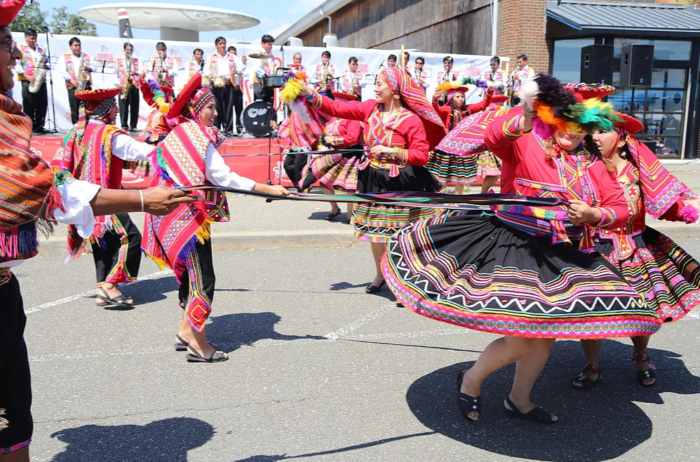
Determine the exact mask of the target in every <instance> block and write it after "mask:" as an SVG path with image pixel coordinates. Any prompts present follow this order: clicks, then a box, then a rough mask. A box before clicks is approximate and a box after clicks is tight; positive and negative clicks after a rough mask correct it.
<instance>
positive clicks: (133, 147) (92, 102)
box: [51, 88, 153, 309]
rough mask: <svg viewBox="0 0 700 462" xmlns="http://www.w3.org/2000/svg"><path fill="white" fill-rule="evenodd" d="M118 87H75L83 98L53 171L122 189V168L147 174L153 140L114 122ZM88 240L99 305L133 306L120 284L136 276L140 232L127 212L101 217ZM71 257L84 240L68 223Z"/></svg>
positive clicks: (80, 250)
mask: <svg viewBox="0 0 700 462" xmlns="http://www.w3.org/2000/svg"><path fill="white" fill-rule="evenodd" d="M120 93H121V88H111V89H104V90H103V89H98V90H88V91H82V92H76V95H75V96H76V98H78V99H79V100H80V101H81V106H80V111H79V118H78V124H77V125H76V126H75V127H74V128H72V129H71V131H70V132H69V133H68V135H67V136H66V139H65V141H64V143H63V149H62V150H61V151H59V152H58V153H57V154H56V156H55V157H54V159H53V160H52V161H51V165H52V167H53V168H54V170H55V171H57V172H70V174H71V175H72V176H73V177H74V178H77V179H80V180H84V181H88V182H90V183H92V184H95V185H98V186H100V187H102V188H109V189H120V188H121V183H122V171H123V169H128V170H132V171H133V172H134V173H135V174H137V175H139V176H148V171H149V164H148V161H149V154H150V153H151V151H152V150H153V146H151V145H149V144H146V143H141V142H138V141H136V140H135V139H133V138H131V137H130V136H129V135H128V134H127V133H126V132H125V131H124V130H120V129H119V128H117V127H116V126H115V125H114V123H115V122H116V120H117V113H118V112H119V111H118V109H117V104H116V100H115V97H116V96H117V95H119V94H120ZM91 234H92V236H91V237H90V239H89V240H88V243H89V244H90V246H91V248H92V256H93V258H94V260H95V270H96V276H97V292H98V293H97V298H98V300H97V302H96V303H97V306H102V307H105V308H109V309H124V308H132V307H133V305H134V301H133V300H132V299H131V298H130V297H127V296H125V295H123V294H122V293H121V292H120V291H119V288H118V285H119V284H123V283H127V282H134V281H136V278H137V276H138V273H139V267H140V266H141V233H140V232H139V230H138V228H137V227H136V225H135V224H134V223H133V222H132V221H131V218H130V217H129V215H128V214H127V213H118V214H116V215H111V216H106V217H100V218H98V219H97V220H96V224H95V229H94V231H93V232H92V233H91ZM68 251H69V254H70V257H71V258H78V257H80V255H82V254H83V253H84V252H85V240H84V239H83V238H82V237H81V236H80V234H79V233H78V230H77V229H76V228H75V227H74V226H70V227H69V228H68Z"/></svg>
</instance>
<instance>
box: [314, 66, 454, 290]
mask: <svg viewBox="0 0 700 462" xmlns="http://www.w3.org/2000/svg"><path fill="white" fill-rule="evenodd" d="M301 94H302V95H303V96H304V97H306V99H307V100H308V101H309V102H310V103H311V104H312V105H313V106H314V107H316V108H318V109H319V111H320V112H322V113H325V114H328V115H331V116H334V117H338V118H341V119H348V120H358V121H363V122H364V131H363V138H364V144H365V147H366V149H367V150H368V151H369V152H368V155H367V159H366V160H365V161H363V162H362V164H361V165H360V166H359V169H360V171H359V174H358V184H357V190H358V191H359V192H361V193H383V192H392V191H427V192H434V191H436V190H439V189H440V184H439V183H438V182H437V180H435V178H433V176H432V175H431V174H430V172H428V170H427V169H426V168H425V167H424V166H425V164H427V163H428V152H429V151H430V150H432V149H433V148H435V146H437V144H438V143H439V142H440V140H442V138H443V137H444V136H445V134H446V131H445V127H444V125H443V124H442V121H441V120H440V117H439V116H438V115H437V113H436V112H435V110H434V109H433V108H432V106H431V105H430V103H429V102H428V100H427V99H426V97H425V94H424V93H423V91H422V90H421V88H420V87H418V85H417V84H416V83H415V81H414V80H413V79H412V78H411V77H410V76H409V75H408V74H407V73H406V71H404V70H402V69H399V68H386V69H384V70H382V72H381V73H380V74H379V77H378V78H377V86H376V88H375V96H376V99H374V100H368V101H363V102H361V103H355V102H346V101H333V100H332V99H330V98H327V97H323V96H321V95H319V94H318V93H315V92H313V91H311V90H309V88H308V87H307V86H306V85H304V87H303V90H302V93H301ZM433 213H434V212H433V211H432V210H430V209H425V208H420V207H398V206H391V205H384V204H358V205H357V206H356V207H355V210H354V211H353V220H354V228H355V236H356V237H357V238H358V239H361V240H365V241H369V242H371V245H372V255H373V256H374V262H375V265H376V275H375V277H374V280H373V281H372V283H371V284H370V285H369V286H368V287H367V289H365V291H366V292H367V293H376V292H378V291H379V290H380V288H381V286H382V285H384V276H383V275H382V272H381V267H380V263H381V258H382V255H384V252H385V251H386V243H387V242H388V241H389V239H390V238H391V236H393V235H394V234H395V233H396V232H397V231H398V230H399V229H401V228H403V227H404V226H406V225H407V224H408V223H410V222H411V221H414V220H418V219H420V218H426V217H429V216H432V215H433Z"/></svg>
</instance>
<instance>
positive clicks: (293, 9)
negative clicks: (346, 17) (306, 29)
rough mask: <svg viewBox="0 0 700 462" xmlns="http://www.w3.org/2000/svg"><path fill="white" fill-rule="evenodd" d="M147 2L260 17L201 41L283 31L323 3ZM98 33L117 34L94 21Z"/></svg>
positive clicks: (44, 3)
mask: <svg viewBox="0 0 700 462" xmlns="http://www.w3.org/2000/svg"><path fill="white" fill-rule="evenodd" d="M39 2H40V5H41V9H42V10H44V11H46V12H50V11H51V9H52V8H56V7H60V6H64V5H65V6H66V7H67V8H68V11H69V12H70V13H77V11H78V10H79V9H80V8H82V7H84V6H90V5H99V4H103V3H137V2H133V0H131V1H130V0H125V1H123V2H122V1H120V0H85V1H80V2H78V1H75V0H70V1H66V0H39ZM148 3H164V4H184V5H199V6H210V7H215V8H224V9H227V10H233V11H237V12H239V13H245V14H247V15H250V16H253V17H255V18H257V19H259V20H260V25H258V26H256V27H251V28H249V29H242V30H238V31H229V32H224V33H221V32H202V33H200V34H199V39H200V40H201V41H203V42H209V41H211V42H213V41H214V39H215V38H216V37H218V36H219V35H223V36H224V37H226V38H228V39H239V40H240V39H242V38H245V41H246V42H251V43H252V42H254V41H256V40H257V41H259V40H260V37H261V36H262V35H263V34H270V33H271V34H272V35H273V36H274V35H276V33H278V32H282V31H283V30H285V29H287V27H289V26H291V25H292V24H294V23H295V22H296V21H297V20H299V19H300V18H301V17H302V16H304V15H305V14H306V13H308V12H309V11H310V10H311V9H312V8H314V7H316V6H318V5H320V4H321V3H323V0H291V1H289V0H287V1H281V0H254V1H232V2H225V3H224V2H221V1H220V0H219V1H213V0H167V1H165V0H148ZM96 26H97V34H98V35H100V36H103V37H117V35H118V30H117V26H109V25H106V24H99V23H96ZM159 37H160V34H159V32H158V31H155V30H144V29H134V38H142V39H157V38H159Z"/></svg>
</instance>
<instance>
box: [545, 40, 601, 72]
mask: <svg viewBox="0 0 700 462" xmlns="http://www.w3.org/2000/svg"><path fill="white" fill-rule="evenodd" d="M594 43H595V40H594V39H592V38H590V39H575V40H557V41H555V42H554V59H553V60H552V75H553V76H554V77H556V78H558V79H559V80H561V81H562V82H580V81H581V48H583V47H587V46H588V45H593V44H594Z"/></svg>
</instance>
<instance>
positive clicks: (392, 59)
mask: <svg viewBox="0 0 700 462" xmlns="http://www.w3.org/2000/svg"><path fill="white" fill-rule="evenodd" d="M397 59H398V58H397V57H396V55H394V54H391V55H389V57H388V58H386V65H387V67H389V68H392V67H396V60H397Z"/></svg>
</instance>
